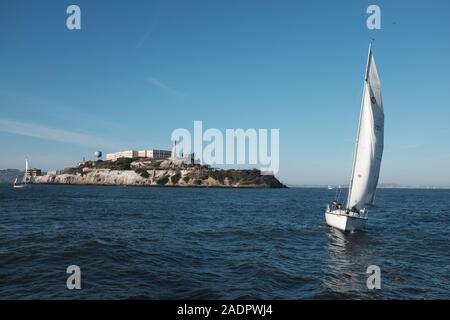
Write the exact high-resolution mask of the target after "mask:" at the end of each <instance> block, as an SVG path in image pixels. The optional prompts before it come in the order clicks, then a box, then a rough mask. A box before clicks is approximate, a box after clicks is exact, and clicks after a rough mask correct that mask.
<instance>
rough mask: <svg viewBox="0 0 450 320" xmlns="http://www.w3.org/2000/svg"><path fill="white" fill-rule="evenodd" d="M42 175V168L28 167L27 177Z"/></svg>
mask: <svg viewBox="0 0 450 320" xmlns="http://www.w3.org/2000/svg"><path fill="white" fill-rule="evenodd" d="M39 176H42V170H41V169H37V168H32V169H28V170H27V172H25V177H27V178H34V177H39Z"/></svg>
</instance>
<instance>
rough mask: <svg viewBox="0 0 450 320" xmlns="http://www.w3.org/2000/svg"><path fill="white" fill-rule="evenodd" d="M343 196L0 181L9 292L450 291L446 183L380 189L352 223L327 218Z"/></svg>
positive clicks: (104, 295) (402, 295)
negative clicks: (349, 227) (72, 282)
mask: <svg viewBox="0 0 450 320" xmlns="http://www.w3.org/2000/svg"><path fill="white" fill-rule="evenodd" d="M333 197H334V191H330V190H327V189H302V188H291V189H264V190H258V189H239V190H238V189H187V188H139V187H101V186H51V185H49V186H46V185H33V186H32V187H31V188H30V189H26V190H14V189H13V188H12V187H11V185H0V299H127V298H128V299H131V298H137V299H236V298H242V299H247V298H248V299H250V298H252V299H253V298H254V299H450V241H449V240H450V190H409V189H403V190H402V189H381V190H379V192H378V194H377V203H378V205H377V206H376V207H374V208H373V209H372V210H371V211H370V213H369V222H368V229H367V230H365V231H362V232H355V233H352V234H343V233H341V232H339V231H336V230H334V229H331V228H329V227H328V226H326V224H325V220H324V207H325V204H326V203H327V202H328V201H330V200H332V198H333ZM69 265H78V266H79V267H80V268H81V286H82V289H81V290H68V289H67V288H66V280H67V277H68V276H69V275H68V274H66V269H67V267H68V266H69ZM369 265H377V266H379V267H380V269H381V289H380V290H369V289H367V286H366V280H367V275H366V269H367V267H368V266H369Z"/></svg>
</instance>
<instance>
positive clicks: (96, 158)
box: [94, 151, 102, 161]
mask: <svg viewBox="0 0 450 320" xmlns="http://www.w3.org/2000/svg"><path fill="white" fill-rule="evenodd" d="M94 156H95V160H96V161H98V160H101V159H102V152H101V151H95V152H94Z"/></svg>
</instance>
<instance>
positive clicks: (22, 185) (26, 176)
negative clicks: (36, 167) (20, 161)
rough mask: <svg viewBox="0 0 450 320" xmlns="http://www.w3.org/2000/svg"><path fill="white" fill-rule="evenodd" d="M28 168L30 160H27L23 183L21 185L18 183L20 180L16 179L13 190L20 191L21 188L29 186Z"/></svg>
mask: <svg viewBox="0 0 450 320" xmlns="http://www.w3.org/2000/svg"><path fill="white" fill-rule="evenodd" d="M28 168H29V165H28V159H25V173H24V176H23V178H22V182H21V183H17V181H18V178H16V179H15V180H14V185H13V188H15V189H19V188H25V187H27V186H29V184H28V182H29V181H28Z"/></svg>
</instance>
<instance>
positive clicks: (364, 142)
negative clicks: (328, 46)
mask: <svg viewBox="0 0 450 320" xmlns="http://www.w3.org/2000/svg"><path fill="white" fill-rule="evenodd" d="M383 143H384V112H383V101H382V97H381V84H380V78H379V76H378V71H377V67H376V63H375V58H374V56H373V53H372V46H371V45H370V46H369V53H368V58H367V67H366V73H365V79H364V90H363V97H362V102H361V113H360V121H359V127H358V137H357V141H356V147H355V156H354V161H353V170H352V176H351V181H350V187H349V193H348V199H347V208H349V209H352V208H355V209H356V210H361V209H363V208H364V206H365V205H367V204H372V203H373V201H374V198H375V191H376V188H377V185H378V179H379V175H380V167H381V158H382V155H383Z"/></svg>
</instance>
